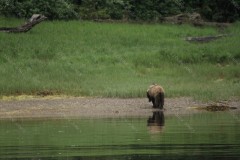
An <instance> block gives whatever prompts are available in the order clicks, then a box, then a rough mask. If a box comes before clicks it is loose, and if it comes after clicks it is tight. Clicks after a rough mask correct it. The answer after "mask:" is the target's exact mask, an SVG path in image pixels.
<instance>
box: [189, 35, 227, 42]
mask: <svg viewBox="0 0 240 160" xmlns="http://www.w3.org/2000/svg"><path fill="white" fill-rule="evenodd" d="M227 36H229V35H228V34H220V35H216V36H203V37H187V38H185V40H186V41H189V42H209V41H213V40H216V39H219V38H222V37H227Z"/></svg>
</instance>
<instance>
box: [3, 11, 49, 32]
mask: <svg viewBox="0 0 240 160" xmlns="http://www.w3.org/2000/svg"><path fill="white" fill-rule="evenodd" d="M45 19H47V17H45V16H44V15H41V14H34V15H32V17H31V18H30V19H29V20H28V21H27V22H26V23H25V24H23V25H21V26H19V27H0V32H7V33H21V32H27V31H29V30H30V29H32V28H33V27H34V26H35V25H37V24H39V23H41V22H42V21H44V20H45Z"/></svg>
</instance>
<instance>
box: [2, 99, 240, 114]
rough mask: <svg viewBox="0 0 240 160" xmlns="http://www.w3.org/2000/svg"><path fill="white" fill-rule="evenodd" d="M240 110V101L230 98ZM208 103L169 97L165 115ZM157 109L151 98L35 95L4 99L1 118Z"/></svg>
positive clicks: (146, 112)
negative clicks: (149, 100)
mask: <svg viewBox="0 0 240 160" xmlns="http://www.w3.org/2000/svg"><path fill="white" fill-rule="evenodd" d="M227 103H228V105H229V106H231V107H236V108H237V109H235V110H234V112H239V113H240V106H239V105H240V101H237V100H236V101H228V102H227ZM200 106H206V104H204V103H201V102H196V101H194V100H193V99H191V98H184V97H183V98H166V100H165V106H164V108H165V110H164V114H165V115H171V114H173V115H177V114H194V113H200V112H206V111H202V110H197V109H194V107H200ZM154 110H156V109H153V108H152V104H151V103H149V102H148V101H147V98H131V99H120V98H82V97H70V98H69V97H68V98H66V97H65V98H32V99H24V100H0V118H1V119H9V118H12V119H15V118H69V117H72V118H105V117H106V118H118V117H149V116H151V115H152V113H153V111H154Z"/></svg>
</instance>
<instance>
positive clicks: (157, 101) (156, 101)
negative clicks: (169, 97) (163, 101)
mask: <svg viewBox="0 0 240 160" xmlns="http://www.w3.org/2000/svg"><path fill="white" fill-rule="evenodd" d="M154 104H155V105H154V108H158V107H159V105H160V97H159V96H156V97H155V100H154Z"/></svg>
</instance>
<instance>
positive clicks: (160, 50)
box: [0, 18, 240, 100]
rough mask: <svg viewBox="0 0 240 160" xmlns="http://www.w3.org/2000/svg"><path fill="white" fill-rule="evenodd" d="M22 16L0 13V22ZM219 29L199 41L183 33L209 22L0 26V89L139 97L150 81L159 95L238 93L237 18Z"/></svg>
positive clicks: (7, 23)
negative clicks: (1, 29) (2, 29)
mask: <svg viewBox="0 0 240 160" xmlns="http://www.w3.org/2000/svg"><path fill="white" fill-rule="evenodd" d="M22 22H23V21H21V20H16V19H5V18H1V19H0V26H17V25H19V24H21V23H22ZM225 32H227V33H231V34H232V35H233V36H231V37H226V38H223V39H219V40H217V41H214V42H210V43H204V44H195V43H189V42H186V41H184V38H185V37H186V36H201V35H215V34H218V31H217V30H216V29H214V28H194V27H191V26H188V25H181V26H176V25H167V24H159V25H158V24H155V25H147V24H144V25H140V24H107V23H93V22H82V21H68V22H63V21H53V22H43V23H41V24H40V25H38V26H36V27H35V28H33V29H32V30H31V31H29V32H27V33H24V34H6V33H0V76H1V77H0V95H16V94H45V93H46V94H67V95H76V96H103V97H145V92H146V89H147V87H148V85H149V84H151V83H153V82H155V83H159V84H161V85H162V86H163V87H164V88H165V90H166V95H167V97H180V96H191V97H194V98H196V99H200V100H224V99H229V98H231V97H238V98H239V97H240V69H239V68H240V65H239V61H240V47H239V42H240V36H239V34H240V24H239V23H236V24H234V25H233V26H231V27H230V28H228V29H227V30H226V31H225Z"/></svg>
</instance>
